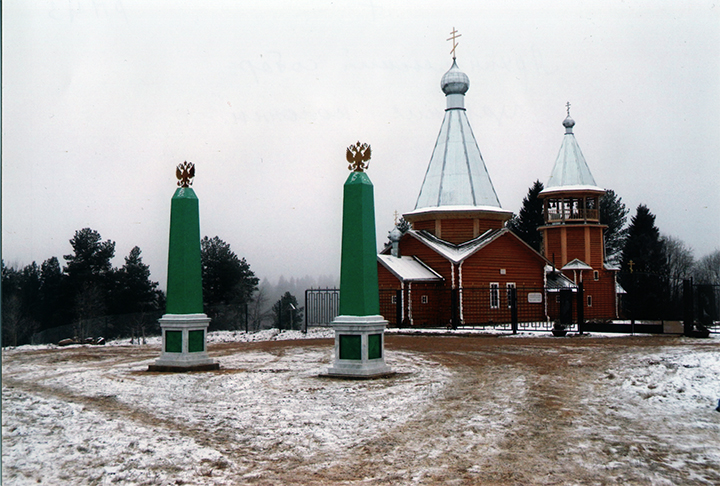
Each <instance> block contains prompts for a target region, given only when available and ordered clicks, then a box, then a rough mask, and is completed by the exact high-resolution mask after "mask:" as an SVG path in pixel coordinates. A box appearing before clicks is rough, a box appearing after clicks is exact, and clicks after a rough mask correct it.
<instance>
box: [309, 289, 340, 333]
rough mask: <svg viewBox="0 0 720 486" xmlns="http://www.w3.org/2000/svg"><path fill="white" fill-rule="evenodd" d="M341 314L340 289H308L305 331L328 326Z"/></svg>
mask: <svg viewBox="0 0 720 486" xmlns="http://www.w3.org/2000/svg"><path fill="white" fill-rule="evenodd" d="M339 313H340V289H329V288H327V289H307V290H306V291H305V330H307V328H308V327H313V326H327V325H328V324H330V323H331V322H332V321H333V319H335V317H336V316H337V315H338V314H339Z"/></svg>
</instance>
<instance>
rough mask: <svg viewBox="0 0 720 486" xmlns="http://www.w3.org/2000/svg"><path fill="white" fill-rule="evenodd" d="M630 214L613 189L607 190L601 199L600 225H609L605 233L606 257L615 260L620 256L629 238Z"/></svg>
mask: <svg viewBox="0 0 720 486" xmlns="http://www.w3.org/2000/svg"><path fill="white" fill-rule="evenodd" d="M629 212H630V210H629V209H627V208H626V207H625V203H623V202H622V198H621V197H620V196H618V195H617V194H615V191H613V190H612V189H606V190H605V195H604V196H603V197H602V198H600V223H601V224H604V225H607V227H606V228H605V230H604V231H603V236H604V240H605V257H606V259H607V260H614V259H615V258H617V257H619V256H620V252H621V251H622V249H623V244H624V243H625V238H626V237H627V228H626V227H625V224H626V223H627V215H628V213H629Z"/></svg>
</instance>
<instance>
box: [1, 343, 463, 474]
mask: <svg viewBox="0 0 720 486" xmlns="http://www.w3.org/2000/svg"><path fill="white" fill-rule="evenodd" d="M218 334H219V335H218ZM270 334H271V333H268V334H266V337H268V336H269V335H270ZM283 334H284V336H283V337H286V338H287V337H288V333H283ZM314 334H322V335H326V334H327V332H324V333H321V332H316V333H314ZM300 336H302V334H300ZM300 336H296V337H300ZM253 337H255V338H257V337H258V336H253ZM274 337H277V336H274ZM303 337H304V336H303ZM315 337H317V336H315ZM245 338H247V336H242V338H241V340H242V339H245ZM213 340H214V341H215V342H227V341H228V335H227V334H225V333H215V335H214V336H213ZM81 348H83V347H82V346H71V347H68V348H59V349H53V350H51V351H53V353H56V354H57V355H56V356H52V357H50V358H49V359H48V355H43V358H42V359H38V360H37V361H34V360H30V362H28V361H27V360H19V361H14V360H12V359H11V358H10V359H6V360H5V361H4V363H3V375H4V387H3V463H4V468H3V479H4V482H6V484H37V483H36V482H40V481H41V482H42V483H43V484H85V483H97V484H110V483H118V482H119V483H121V484H171V483H173V482H178V481H179V482H178V483H177V484H231V483H229V482H226V480H225V479H224V478H223V476H224V474H223V473H224V472H226V473H232V476H233V477H238V475H239V477H241V478H252V477H254V476H256V475H257V474H260V473H257V472H255V470H256V469H258V465H262V464H263V463H265V462H268V461H269V462H274V461H289V462H291V463H292V462H295V461H297V462H302V460H303V458H304V457H307V456H310V455H315V456H322V455H327V456H328V457H332V456H333V455H334V452H335V451H337V450H346V449H348V448H351V447H353V446H355V445H357V444H359V443H360V442H362V441H365V440H367V439H368V438H370V437H372V436H374V435H376V434H377V431H378V429H384V428H388V427H393V426H396V425H398V424H400V423H402V422H404V421H406V420H408V419H409V418H411V417H412V416H413V415H414V414H416V413H418V411H419V410H421V409H422V408H423V407H424V406H426V404H427V403H428V402H430V401H431V400H432V398H433V397H434V396H436V395H438V393H440V392H441V391H442V389H443V388H444V386H445V385H446V383H447V381H448V376H449V373H448V372H447V371H446V370H444V369H443V368H442V367H441V366H438V365H437V364H436V363H432V362H428V361H426V360H424V359H422V358H420V357H414V356H411V355H409V354H407V353H390V358H389V359H391V360H392V362H393V367H394V369H395V371H397V372H398V375H396V377H395V378H391V379H386V380H374V381H341V380H331V379H327V378H322V377H320V376H319V375H320V374H322V373H324V372H325V370H326V369H327V367H328V365H329V363H330V361H331V358H332V348H331V347H329V346H325V347H324V348H310V349H307V348H290V349H287V350H285V351H283V353H282V354H281V355H277V354H273V353H268V352H263V351H249V352H242V353H237V354H232V355H229V356H220V357H219V358H218V360H219V362H220V364H221V367H222V370H221V372H218V373H147V372H146V371H145V370H147V366H148V364H151V363H152V362H153V361H154V359H155V358H156V357H157V356H152V358H150V359H137V358H138V357H137V356H136V357H135V359H132V358H130V359H128V358H127V357H126V356H123V355H122V354H119V355H118V354H117V353H116V355H115V356H114V357H112V358H110V359H105V357H103V356H99V355H98V354H97V353H98V351H102V349H101V348H100V347H84V348H85V350H87V351H88V352H90V354H87V355H83V354H78V352H79V351H83V349H81ZM108 349H110V348H108ZM115 349H116V350H117V349H120V348H115ZM22 352H23V350H22V349H16V350H13V351H12V352H10V353H7V354H10V355H11V356H12V355H13V354H14V355H15V356H17V355H18V353H22ZM154 354H157V351H156V353H154ZM6 358H8V356H6ZM27 381H30V382H32V383H33V385H32V386H31V387H29V389H28V388H24V387H22V386H21V384H20V383H21V382H27ZM58 397H60V398H61V399H58ZM387 411H392V413H388V412H387ZM218 441H220V442H223V443H225V444H227V445H226V448H225V450H221V451H218V450H215V449H211V448H208V447H206V446H204V445H203V444H204V443H209V442H213V443H217V442H218ZM233 450H242V451H243V452H242V456H243V457H242V458H241V459H240V460H238V461H234V462H233V463H232V464H231V463H229V462H228V461H227V460H226V459H224V455H226V454H228V453H230V454H232V451H233ZM261 469H262V468H261ZM198 477H200V478H202V481H200V482H198Z"/></svg>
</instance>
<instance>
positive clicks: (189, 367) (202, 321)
mask: <svg viewBox="0 0 720 486" xmlns="http://www.w3.org/2000/svg"><path fill="white" fill-rule="evenodd" d="M176 175H177V178H178V186H180V187H178V189H177V190H176V191H175V194H174V195H173V198H172V201H171V204H170V245H169V249H168V275H167V304H166V308H165V315H163V317H162V318H161V319H160V327H161V328H162V338H163V339H162V354H161V355H160V357H159V358H158V359H157V360H155V364H153V365H150V367H149V370H150V371H199V370H213V369H218V368H219V364H218V363H216V362H215V361H214V360H213V359H211V358H210V357H209V356H208V354H207V339H206V334H207V327H208V324H209V323H210V319H209V318H208V317H207V316H206V315H205V314H204V313H203V295H202V266H201V260H200V211H199V202H198V198H197V196H196V195H195V191H193V190H192V188H191V187H190V185H191V184H192V179H193V178H194V177H195V166H194V165H193V164H192V163H189V162H184V163H182V164H180V165H179V166H178V167H177V170H176Z"/></svg>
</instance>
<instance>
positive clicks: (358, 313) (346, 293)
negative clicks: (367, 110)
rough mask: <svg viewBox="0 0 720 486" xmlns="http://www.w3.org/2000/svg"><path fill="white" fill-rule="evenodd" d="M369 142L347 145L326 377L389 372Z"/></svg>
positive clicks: (353, 376)
mask: <svg viewBox="0 0 720 486" xmlns="http://www.w3.org/2000/svg"><path fill="white" fill-rule="evenodd" d="M370 154H371V151H370V146H369V145H367V144H360V142H358V143H357V144H356V145H351V146H350V147H348V149H347V154H346V155H347V160H348V162H349V163H350V166H349V167H348V168H349V169H350V170H352V171H353V172H352V173H351V174H350V176H349V177H348V178H347V181H346V182H345V185H344V186H343V228H342V256H341V260H340V315H338V316H337V317H336V318H335V319H334V320H333V323H332V326H333V328H334V329H335V361H334V362H333V366H332V367H331V368H329V369H328V375H329V376H337V377H347V378H373V377H378V376H386V375H389V374H391V373H392V371H391V369H390V368H389V367H388V366H387V365H386V364H385V356H384V355H385V353H384V347H385V326H386V325H387V321H386V320H385V319H384V318H383V317H382V316H381V315H380V298H379V291H378V273H377V242H376V239H375V202H374V197H373V185H372V182H370V178H369V177H368V176H367V174H366V173H365V172H364V170H365V169H366V168H367V164H366V162H367V161H368V160H370Z"/></svg>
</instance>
